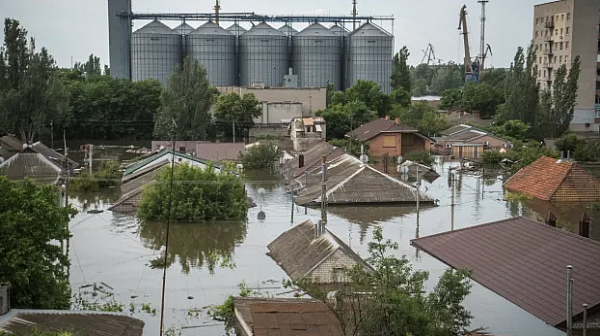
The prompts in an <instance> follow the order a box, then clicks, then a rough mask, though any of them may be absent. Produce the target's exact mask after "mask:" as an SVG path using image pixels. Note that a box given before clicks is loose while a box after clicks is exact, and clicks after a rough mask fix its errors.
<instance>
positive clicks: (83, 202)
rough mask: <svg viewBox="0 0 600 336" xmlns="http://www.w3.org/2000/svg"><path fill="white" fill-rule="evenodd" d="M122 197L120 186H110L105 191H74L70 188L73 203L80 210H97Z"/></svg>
mask: <svg viewBox="0 0 600 336" xmlns="http://www.w3.org/2000/svg"><path fill="white" fill-rule="evenodd" d="M119 197H120V191H119V190H118V188H109V189H105V190H103V191H93V192H85V191H72V190H69V198H70V199H71V204H72V205H74V206H75V207H76V208H77V210H78V211H82V212H87V211H88V210H97V209H101V208H103V206H104V205H106V204H112V203H114V202H116V201H117V200H118V199H119Z"/></svg>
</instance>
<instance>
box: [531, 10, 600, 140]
mask: <svg viewBox="0 0 600 336" xmlns="http://www.w3.org/2000/svg"><path fill="white" fill-rule="evenodd" d="M533 21H534V22H533V44H534V48H535V50H536V60H535V63H536V65H537V67H538V81H539V83H540V86H541V88H542V89H546V88H551V87H552V84H553V81H554V77H555V73H556V71H557V70H558V68H560V67H561V66H562V65H563V64H564V65H566V67H567V69H570V68H571V62H572V61H573V59H575V57H577V56H579V57H580V59H581V73H580V75H579V91H578V94H577V104H576V106H575V113H574V116H573V121H572V122H571V130H573V131H596V132H598V131H600V69H599V68H600V67H599V64H600V43H599V37H600V31H599V22H600V0H583V1H582V0H559V1H554V2H549V3H545V4H540V5H536V6H535V7H534V20H533Z"/></svg>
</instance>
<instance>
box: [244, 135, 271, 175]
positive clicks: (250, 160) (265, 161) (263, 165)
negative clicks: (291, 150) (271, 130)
mask: <svg viewBox="0 0 600 336" xmlns="http://www.w3.org/2000/svg"><path fill="white" fill-rule="evenodd" d="M280 157H281V152H280V151H279V147H278V146H277V144H276V143H275V142H273V141H267V142H262V143H259V144H258V145H256V146H252V147H250V148H249V149H247V150H246V153H244V154H240V161H241V162H242V165H243V166H244V169H264V170H268V171H273V170H274V169H275V165H276V164H277V163H278V160H279V158H280Z"/></svg>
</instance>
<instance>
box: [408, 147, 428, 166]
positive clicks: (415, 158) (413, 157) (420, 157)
mask: <svg viewBox="0 0 600 336" xmlns="http://www.w3.org/2000/svg"><path fill="white" fill-rule="evenodd" d="M402 158H403V162H404V161H412V162H418V163H422V164H425V165H428V166H430V165H432V164H433V162H434V160H433V157H432V156H431V152H429V151H422V152H411V153H407V154H404V155H403V156H402Z"/></svg>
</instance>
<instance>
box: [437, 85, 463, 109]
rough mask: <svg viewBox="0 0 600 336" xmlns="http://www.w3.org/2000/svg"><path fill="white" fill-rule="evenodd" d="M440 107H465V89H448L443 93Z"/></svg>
mask: <svg viewBox="0 0 600 336" xmlns="http://www.w3.org/2000/svg"><path fill="white" fill-rule="evenodd" d="M440 108H441V109H443V110H461V111H462V109H463V91H462V89H460V88H455V89H448V90H446V91H444V93H443V94H442V100H441V102H440Z"/></svg>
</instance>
